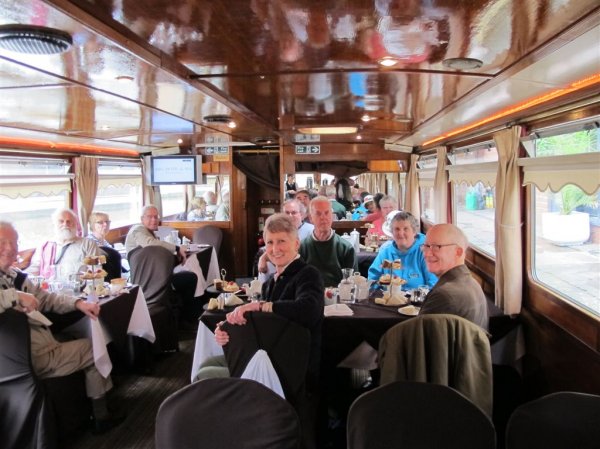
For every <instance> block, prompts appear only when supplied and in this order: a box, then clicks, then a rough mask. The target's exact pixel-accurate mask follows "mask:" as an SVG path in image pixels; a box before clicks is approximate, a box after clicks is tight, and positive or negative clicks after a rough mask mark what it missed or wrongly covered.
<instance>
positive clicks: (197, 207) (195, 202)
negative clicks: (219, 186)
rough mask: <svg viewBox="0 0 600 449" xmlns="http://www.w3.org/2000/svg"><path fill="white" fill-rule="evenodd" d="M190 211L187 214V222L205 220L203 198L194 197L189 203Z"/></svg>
mask: <svg viewBox="0 0 600 449" xmlns="http://www.w3.org/2000/svg"><path fill="white" fill-rule="evenodd" d="M190 204H191V205H192V210H190V211H189V212H188V214H187V220H188V221H202V220H206V201H204V198H200V197H198V196H197V197H195V198H193V199H192V201H190Z"/></svg>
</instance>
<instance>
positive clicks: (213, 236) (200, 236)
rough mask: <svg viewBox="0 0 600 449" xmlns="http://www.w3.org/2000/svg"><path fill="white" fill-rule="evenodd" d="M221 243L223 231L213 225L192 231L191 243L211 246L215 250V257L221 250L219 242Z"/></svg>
mask: <svg viewBox="0 0 600 449" xmlns="http://www.w3.org/2000/svg"><path fill="white" fill-rule="evenodd" d="M222 241H223V231H221V228H217V227H216V226H213V225H206V226H202V227H201V228H198V229H196V230H195V231H194V235H193V236H192V242H194V243H204V244H207V245H211V246H212V247H213V248H214V249H215V253H216V254H217V256H218V255H219V251H220V250H221V242H222Z"/></svg>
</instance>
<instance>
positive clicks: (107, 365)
mask: <svg viewBox="0 0 600 449" xmlns="http://www.w3.org/2000/svg"><path fill="white" fill-rule="evenodd" d="M115 299H117V298H114V299H111V301H112V300H115ZM100 307H102V304H101V305H100ZM64 332H66V333H69V334H71V335H74V336H76V337H78V338H89V339H90V340H91V341H92V347H93V351H94V364H95V365H96V368H98V371H99V372H100V374H102V375H103V376H104V377H108V375H109V374H110V372H111V371H112V362H111V361H110V357H109V356H108V350H107V349H106V345H107V344H108V343H110V341H111V337H110V335H109V334H108V332H107V331H106V328H105V327H104V326H103V325H102V319H98V320H93V319H91V318H89V317H88V316H87V315H86V316H84V318H83V319H81V320H79V321H77V322H76V323H74V324H72V325H71V326H69V327H68V328H67V329H65V330H64ZM127 335H134V336H136V337H141V338H144V339H146V340H148V341H149V342H150V343H154V340H156V336H155V335H154V328H153V327H152V321H151V320H150V312H149V311H148V306H147V305H146V299H145V298H144V294H143V293H142V289H141V288H138V293H137V296H136V298H135V304H134V306H133V311H132V312H131V318H130V319H129V325H128V327H127Z"/></svg>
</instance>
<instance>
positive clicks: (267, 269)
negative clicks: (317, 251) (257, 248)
mask: <svg viewBox="0 0 600 449" xmlns="http://www.w3.org/2000/svg"><path fill="white" fill-rule="evenodd" d="M283 213H285V214H286V215H289V216H290V218H291V219H292V220H293V222H294V224H295V225H296V229H297V230H298V238H299V239H300V242H302V241H303V240H304V239H305V238H306V237H308V236H309V235H310V234H311V233H312V231H313V229H314V228H315V227H314V226H313V225H312V224H310V223H306V222H305V221H303V218H304V217H305V216H306V209H305V208H304V205H303V204H302V203H301V202H300V201H298V200H297V199H292V200H286V201H285V202H284V203H283ZM275 272H276V270H275V265H274V264H273V263H271V261H269V256H268V254H267V252H266V251H264V252H263V253H262V255H261V256H260V258H259V259H258V273H259V275H258V279H259V280H260V281H261V282H263V283H264V282H266V281H267V280H268V277H269V276H270V275H273V274H274V273H275Z"/></svg>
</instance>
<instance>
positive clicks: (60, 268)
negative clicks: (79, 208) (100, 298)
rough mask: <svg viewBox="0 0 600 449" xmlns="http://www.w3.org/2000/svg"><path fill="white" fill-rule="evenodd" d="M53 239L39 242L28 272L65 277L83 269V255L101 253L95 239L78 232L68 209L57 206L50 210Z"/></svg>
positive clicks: (48, 277)
mask: <svg viewBox="0 0 600 449" xmlns="http://www.w3.org/2000/svg"><path fill="white" fill-rule="evenodd" d="M51 220H52V224H53V225H54V239H53V240H49V241H47V242H45V243H44V244H43V245H41V246H40V247H39V248H38V249H37V250H36V251H35V254H34V255H33V258H32V259H31V265H30V266H29V267H28V268H27V272H28V273H31V274H35V275H41V276H44V277H45V278H46V279H50V278H52V277H55V278H57V279H60V280H67V279H68V276H69V275H70V274H75V273H79V272H80V271H85V270H86V267H85V265H84V263H83V259H84V258H85V257H92V256H97V255H100V254H102V252H101V251H100V249H99V248H98V246H97V245H96V243H95V242H94V241H92V240H90V239H84V238H82V237H79V236H78V235H77V229H78V225H79V220H78V218H77V215H76V214H75V212H73V211H72V210H71V209H58V210H56V211H54V213H53V214H52V219H51Z"/></svg>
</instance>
